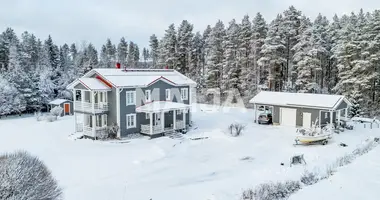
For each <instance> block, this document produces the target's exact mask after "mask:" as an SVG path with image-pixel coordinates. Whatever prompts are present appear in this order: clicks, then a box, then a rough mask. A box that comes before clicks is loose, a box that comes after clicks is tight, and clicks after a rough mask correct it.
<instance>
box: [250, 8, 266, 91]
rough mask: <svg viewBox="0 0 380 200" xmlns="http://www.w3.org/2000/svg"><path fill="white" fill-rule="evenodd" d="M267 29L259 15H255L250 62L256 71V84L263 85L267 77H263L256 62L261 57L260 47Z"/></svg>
mask: <svg viewBox="0 0 380 200" xmlns="http://www.w3.org/2000/svg"><path fill="white" fill-rule="evenodd" d="M267 32H268V27H267V24H266V22H265V20H264V18H263V16H262V15H261V13H257V15H256V17H255V18H254V19H253V23H252V61H253V65H254V68H255V69H256V79H257V84H258V85H261V84H264V82H265V80H266V79H267V77H265V76H264V74H263V72H262V70H261V67H260V66H259V65H258V63H257V61H258V60H259V59H260V58H261V57H262V56H263V55H262V53H261V49H262V46H263V45H264V41H265V38H266V37H267Z"/></svg>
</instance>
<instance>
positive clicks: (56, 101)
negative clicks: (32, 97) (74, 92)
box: [49, 99, 70, 105]
mask: <svg viewBox="0 0 380 200" xmlns="http://www.w3.org/2000/svg"><path fill="white" fill-rule="evenodd" d="M67 101H70V100H67V99H55V100H53V101H50V102H49V104H50V105H61V104H62V103H64V102H67Z"/></svg>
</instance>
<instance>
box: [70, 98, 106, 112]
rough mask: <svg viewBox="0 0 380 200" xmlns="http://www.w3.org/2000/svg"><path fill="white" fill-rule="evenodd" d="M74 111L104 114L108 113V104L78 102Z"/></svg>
mask: <svg viewBox="0 0 380 200" xmlns="http://www.w3.org/2000/svg"><path fill="white" fill-rule="evenodd" d="M74 110H75V111H81V112H88V113H103V112H107V111H108V103H89V102H82V101H76V102H75V106H74Z"/></svg>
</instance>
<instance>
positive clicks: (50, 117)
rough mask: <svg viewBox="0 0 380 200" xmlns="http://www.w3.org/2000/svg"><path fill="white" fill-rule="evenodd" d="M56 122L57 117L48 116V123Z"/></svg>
mask: <svg viewBox="0 0 380 200" xmlns="http://www.w3.org/2000/svg"><path fill="white" fill-rule="evenodd" d="M56 120H57V116H54V115H51V114H49V115H47V116H46V121H48V122H54V121H56Z"/></svg>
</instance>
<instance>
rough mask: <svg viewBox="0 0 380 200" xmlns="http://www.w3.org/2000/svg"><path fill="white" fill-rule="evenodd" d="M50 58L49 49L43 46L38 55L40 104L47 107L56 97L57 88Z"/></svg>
mask: <svg viewBox="0 0 380 200" xmlns="http://www.w3.org/2000/svg"><path fill="white" fill-rule="evenodd" d="M49 58H50V57H49V49H47V48H46V47H43V48H41V49H40V51H39V56H38V71H37V73H38V74H39V80H38V89H39V93H40V104H41V105H44V106H45V107H46V106H47V104H48V103H49V102H50V101H51V100H53V99H54V96H55V94H54V89H55V88H56V86H55V83H54V82H53V80H52V77H53V71H52V67H51V63H50V60H49Z"/></svg>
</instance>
